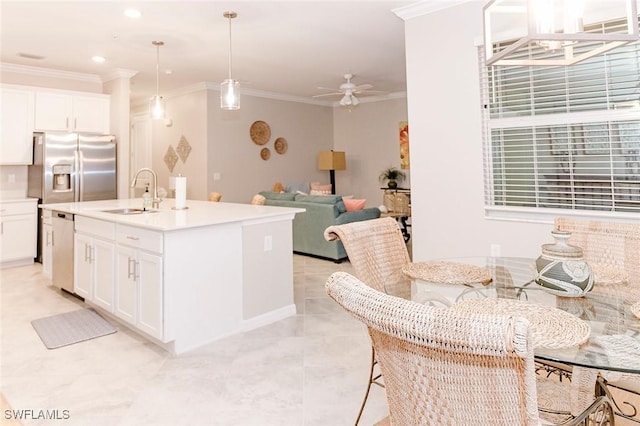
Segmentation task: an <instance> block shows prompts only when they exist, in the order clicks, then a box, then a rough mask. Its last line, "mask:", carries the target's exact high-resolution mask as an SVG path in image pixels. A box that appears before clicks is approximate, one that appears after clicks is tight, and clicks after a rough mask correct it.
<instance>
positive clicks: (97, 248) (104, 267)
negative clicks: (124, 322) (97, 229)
mask: <svg viewBox="0 0 640 426" xmlns="http://www.w3.org/2000/svg"><path fill="white" fill-rule="evenodd" d="M92 253H93V257H92V263H93V265H92V267H93V297H92V298H91V301H92V302H93V303H95V304H96V305H98V306H99V307H101V308H102V309H105V310H106V311H108V312H111V313H113V311H114V303H113V301H114V293H115V270H114V266H115V244H114V243H112V242H109V241H104V240H101V239H98V238H94V239H93V250H92Z"/></svg>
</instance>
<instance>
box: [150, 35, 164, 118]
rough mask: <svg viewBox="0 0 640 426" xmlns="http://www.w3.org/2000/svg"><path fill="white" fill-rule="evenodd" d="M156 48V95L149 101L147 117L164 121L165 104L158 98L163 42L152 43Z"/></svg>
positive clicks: (162, 99)
mask: <svg viewBox="0 0 640 426" xmlns="http://www.w3.org/2000/svg"><path fill="white" fill-rule="evenodd" d="M151 44H153V45H154V46H155V47H156V95H155V96H153V97H152V98H151V100H150V101H149V115H151V118H152V119H154V120H162V119H164V111H165V103H164V98H163V97H162V96H160V46H164V42H163V41H152V42H151Z"/></svg>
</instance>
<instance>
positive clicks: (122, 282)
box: [115, 246, 138, 325]
mask: <svg viewBox="0 0 640 426" xmlns="http://www.w3.org/2000/svg"><path fill="white" fill-rule="evenodd" d="M136 254H137V253H136V250H135V249H133V248H130V247H124V246H118V250H117V254H116V306H115V314H116V315H117V316H118V317H119V318H121V319H122V320H124V321H126V322H128V323H130V324H133V325H135V323H136V301H137V282H136V280H137V274H138V269H137V258H136Z"/></svg>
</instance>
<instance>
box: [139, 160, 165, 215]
mask: <svg viewBox="0 0 640 426" xmlns="http://www.w3.org/2000/svg"><path fill="white" fill-rule="evenodd" d="M142 172H149V173H151V176H153V202H152V204H151V207H152V208H154V209H158V208H160V202H161V201H162V199H161V198H160V197H158V175H157V174H156V172H154V171H153V169H150V168H148V167H143V168H141V169H140V170H138V171H137V172H136V175H135V176H134V177H133V180H132V181H131V188H135V186H136V182H137V181H138V175H139V174H140V173H142Z"/></svg>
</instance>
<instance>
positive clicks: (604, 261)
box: [555, 217, 640, 423]
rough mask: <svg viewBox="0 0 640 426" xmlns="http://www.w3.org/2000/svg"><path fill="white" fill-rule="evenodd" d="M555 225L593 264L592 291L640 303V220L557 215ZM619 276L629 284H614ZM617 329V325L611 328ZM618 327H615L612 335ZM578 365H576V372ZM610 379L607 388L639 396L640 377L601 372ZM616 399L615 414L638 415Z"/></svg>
mask: <svg viewBox="0 0 640 426" xmlns="http://www.w3.org/2000/svg"><path fill="white" fill-rule="evenodd" d="M555 228H556V229H558V230H560V231H565V232H570V233H571V237H570V238H569V240H568V242H569V243H570V244H573V245H576V246H578V247H581V248H582V252H583V255H584V258H585V260H586V261H587V263H589V265H590V266H591V267H592V269H593V272H594V275H595V285H594V288H593V289H592V290H591V291H593V292H603V293H610V292H624V295H625V297H626V298H627V300H628V303H629V304H630V306H629V309H630V310H631V307H632V306H633V305H634V304H635V303H639V302H640V223H621V222H604V221H596V220H584V219H573V218H568V217H558V218H556V219H555ZM616 279H622V280H628V284H627V285H618V284H612V283H611V281H614V280H616ZM612 328H615V325H614V326H613V327H612ZM614 333H615V330H612V334H614ZM576 369H577V368H573V371H574V373H575V371H576ZM600 374H602V376H604V378H605V379H606V380H607V388H609V387H613V388H618V389H621V390H623V391H624V392H630V393H633V394H635V395H640V376H639V375H637V374H630V373H618V372H610V371H601V372H600ZM617 399H619V398H613V403H614V405H615V408H616V414H617V415H619V416H621V417H626V418H631V419H633V420H634V421H636V422H638V423H640V419H639V418H636V417H637V413H636V410H637V408H638V407H635V406H634V405H633V404H632V403H630V402H627V401H625V402H624V403H618V402H617V401H616V400H617Z"/></svg>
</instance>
